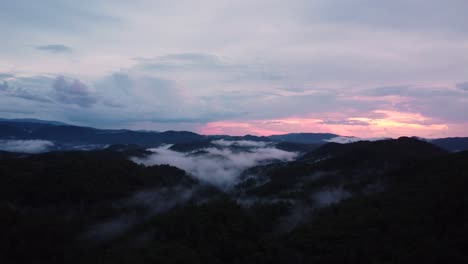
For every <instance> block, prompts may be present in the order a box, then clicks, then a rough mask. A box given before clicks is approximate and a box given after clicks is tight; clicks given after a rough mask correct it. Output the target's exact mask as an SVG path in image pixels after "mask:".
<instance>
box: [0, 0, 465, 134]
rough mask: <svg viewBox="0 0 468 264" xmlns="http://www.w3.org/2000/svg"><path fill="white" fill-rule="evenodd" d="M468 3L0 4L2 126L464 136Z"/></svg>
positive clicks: (161, 0)
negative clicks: (24, 122) (5, 121)
mask: <svg viewBox="0 0 468 264" xmlns="http://www.w3.org/2000/svg"><path fill="white" fill-rule="evenodd" d="M466 10H468V1H466V0H446V1H440V0H393V1H387V0H353V1H351V0H290V1H283V0H268V1H267V0H248V1H247V0H236V1H226V0H200V1H193V0H192V1H184V0H167V1H166V0H134V1H126V0H125V1H124V0H112V1H111V0H81V1H73V0H41V1H30V0H15V1H8V0H0V32H1V33H2V39H1V40H0V117H3V118H31V117H33V118H39V119H47V120H58V121H64V122H68V123H71V124H75V125H85V126H93V127H99V128H128V129H138V130H140V129H144V130H157V131H164V130H189V131H194V132H198V133H202V134H231V135H244V134H255V135H271V134H283V133H291V132H331V133H336V134H340V135H343V136H358V137H398V136H403V135H407V136H420V137H428V138H435V137H449V136H468V132H467V131H468V16H467V15H466Z"/></svg>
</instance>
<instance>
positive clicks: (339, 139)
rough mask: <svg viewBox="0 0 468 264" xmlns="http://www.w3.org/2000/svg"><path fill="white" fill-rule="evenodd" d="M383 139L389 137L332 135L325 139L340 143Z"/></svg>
mask: <svg viewBox="0 0 468 264" xmlns="http://www.w3.org/2000/svg"><path fill="white" fill-rule="evenodd" d="M385 139H390V138H386V137H379V138H357V137H334V138H331V139H326V140H325V141H326V142H334V143H340V144H348V143H354V142H359V141H378V140H385Z"/></svg>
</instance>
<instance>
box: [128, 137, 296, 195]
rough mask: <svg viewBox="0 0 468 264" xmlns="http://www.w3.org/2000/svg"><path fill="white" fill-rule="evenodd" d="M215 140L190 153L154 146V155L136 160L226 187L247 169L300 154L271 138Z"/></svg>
mask: <svg viewBox="0 0 468 264" xmlns="http://www.w3.org/2000/svg"><path fill="white" fill-rule="evenodd" d="M212 143H213V144H215V145H216V146H217V147H210V148H202V149H198V150H196V151H192V152H190V153H182V152H176V151H173V150H170V149H169V147H170V146H167V145H166V146H163V147H159V148H156V149H150V150H151V151H153V152H154V154H152V155H150V156H147V157H145V158H133V159H132V160H133V161H135V162H137V163H142V164H145V165H148V166H149V165H162V164H169V165H172V166H175V167H178V168H180V169H183V170H185V171H186V172H188V173H190V174H192V175H193V176H194V177H196V178H198V179H200V180H202V181H205V182H209V183H212V184H214V185H217V186H219V187H224V188H226V187H229V186H232V184H233V183H235V182H236V180H237V179H238V177H239V176H240V174H241V173H242V171H244V170H245V169H248V168H250V167H254V166H256V165H260V164H264V163H268V162H270V161H291V160H293V159H295V158H296V157H297V155H298V153H295V152H288V151H284V150H280V149H277V148H275V147H274V145H271V144H270V143H268V142H255V141H246V140H242V141H226V140H216V141H213V142H212Z"/></svg>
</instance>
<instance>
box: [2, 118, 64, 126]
mask: <svg viewBox="0 0 468 264" xmlns="http://www.w3.org/2000/svg"><path fill="white" fill-rule="evenodd" d="M0 122H16V123H37V124H48V125H54V126H67V125H68V124H67V123H64V122H60V121H50V120H41V119H35V118H15V119H6V118H0Z"/></svg>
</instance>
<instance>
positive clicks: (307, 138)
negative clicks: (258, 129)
mask: <svg viewBox="0 0 468 264" xmlns="http://www.w3.org/2000/svg"><path fill="white" fill-rule="evenodd" d="M334 137H338V135H335V134H330V133H290V134H284V135H273V136H269V137H268V138H269V139H271V140H273V141H284V142H291V143H304V144H317V143H319V144H321V143H324V142H325V141H326V140H329V139H332V138H334Z"/></svg>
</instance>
